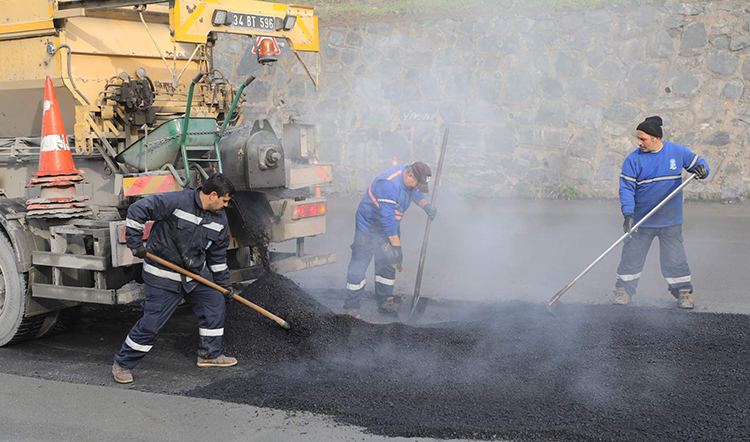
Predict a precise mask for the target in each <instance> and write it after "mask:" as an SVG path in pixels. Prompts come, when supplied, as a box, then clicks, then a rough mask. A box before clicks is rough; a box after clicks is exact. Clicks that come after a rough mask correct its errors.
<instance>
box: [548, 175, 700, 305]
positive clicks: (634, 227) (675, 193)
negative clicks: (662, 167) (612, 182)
mask: <svg viewBox="0 0 750 442" xmlns="http://www.w3.org/2000/svg"><path fill="white" fill-rule="evenodd" d="M696 176H697V175H696V174H694V173H693V174H691V175H690V176H689V177H688V179H686V180H685V182H684V183H682V184H681V185H680V187H678V188H676V189H675V190H673V191H672V193H670V194H669V195H667V197H666V198H664V200H662V202H660V203H659V204H658V205H657V206H656V207H654V208H653V209H651V211H650V212H648V213H647V214H646V216H644V217H643V218H642V219H641V220H640V221H638V223H637V224H636V225H634V226H633V228H632V229H630V231H629V232H628V233H626V234H624V235H622V236H621V237H620V239H618V240H617V242H615V243H614V244H612V245H611V246H610V247H609V248H608V249H607V250H606V251H605V252H604V253H602V254H601V255H600V256H599V257H598V258H596V260H595V261H594V262H592V263H591V264H590V265H589V266H588V267H586V270H584V271H583V272H581V274H580V275H578V276H576V278H575V279H574V280H572V281H570V283H568V285H566V286H565V287H564V288H563V289H562V290H560V291H559V292H557V293H556V294H555V296H553V297H552V299H551V300H550V301H549V304H547V311H549V312H550V313H552V315H553V316H557V315H558V314H559V313H561V310H562V306H561V304H557V301H558V300H559V299H560V297H561V296H562V295H563V294H565V292H567V291H568V289H570V288H571V287H573V284H575V283H576V282H578V280H579V279H581V278H582V277H583V275H585V274H586V273H588V271H589V270H591V269H592V268H594V266H595V265H597V264H599V261H601V260H602V259H604V257H605V256H607V255H609V252H611V251H612V250H614V248H615V247H617V246H618V245H620V243H621V242H623V241H625V239H626V238H628V237H630V236H631V235H632V234H633V233H635V231H636V230H638V227H640V226H641V224H643V223H644V222H646V220H647V219H649V218H651V215H653V214H654V213H656V211H657V210H659V209H661V208H662V206H664V205H665V204H667V202H668V201H669V200H671V199H672V198H673V197H674V196H675V195H677V194H678V193H679V192H680V191H681V190H682V188H683V187H685V186H687V185H688V183H689V182H690V181H692V180H693V179H694V178H695V177H696Z"/></svg>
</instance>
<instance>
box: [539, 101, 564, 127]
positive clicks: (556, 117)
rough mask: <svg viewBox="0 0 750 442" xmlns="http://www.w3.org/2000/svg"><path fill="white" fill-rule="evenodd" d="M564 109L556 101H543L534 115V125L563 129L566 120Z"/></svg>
mask: <svg viewBox="0 0 750 442" xmlns="http://www.w3.org/2000/svg"><path fill="white" fill-rule="evenodd" d="M565 114H566V112H565V107H564V106H563V104H562V103H561V102H558V101H543V102H542V104H541V106H539V110H538V111H537V113H536V118H535V119H534V123H536V124H537V125H540V126H551V127H563V126H565V120H566V115H565Z"/></svg>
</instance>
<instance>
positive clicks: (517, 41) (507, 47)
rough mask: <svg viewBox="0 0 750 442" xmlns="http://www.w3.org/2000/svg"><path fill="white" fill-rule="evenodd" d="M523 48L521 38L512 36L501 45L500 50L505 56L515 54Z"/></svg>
mask: <svg viewBox="0 0 750 442" xmlns="http://www.w3.org/2000/svg"><path fill="white" fill-rule="evenodd" d="M520 47H521V37H519V36H518V35H511V36H509V37H508V38H506V39H505V40H504V41H503V42H502V44H501V45H500V50H501V51H502V53H503V54H505V55H510V54H515V53H516V52H518V49H519V48H520Z"/></svg>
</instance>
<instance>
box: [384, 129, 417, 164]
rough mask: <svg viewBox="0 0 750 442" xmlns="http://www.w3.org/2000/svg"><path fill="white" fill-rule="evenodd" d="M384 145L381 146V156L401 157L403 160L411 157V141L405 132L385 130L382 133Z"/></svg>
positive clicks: (389, 157)
mask: <svg viewBox="0 0 750 442" xmlns="http://www.w3.org/2000/svg"><path fill="white" fill-rule="evenodd" d="M380 135H381V138H382V146H381V147H380V158H383V159H391V158H393V157H397V158H401V159H402V161H404V160H406V159H407V158H411V142H410V141H409V140H408V139H407V138H406V136H405V134H404V133H400V132H392V131H383V132H382V133H381V134H380Z"/></svg>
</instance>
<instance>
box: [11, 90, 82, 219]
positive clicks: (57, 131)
mask: <svg viewBox="0 0 750 442" xmlns="http://www.w3.org/2000/svg"><path fill="white" fill-rule="evenodd" d="M43 109H44V110H43V114H42V141H41V143H40V153H39V170H38V171H37V172H36V173H34V174H33V176H34V178H32V179H31V181H30V182H29V183H28V184H27V185H26V187H41V197H40V198H33V199H30V200H28V201H26V208H27V209H28V213H27V216H29V217H32V218H69V217H74V216H85V215H89V214H91V210H90V209H89V208H88V207H87V206H86V204H85V203H83V201H86V200H88V197H84V196H78V195H77V194H76V187H75V185H76V183H79V182H82V181H83V176H81V175H82V174H83V172H82V171H80V170H78V169H76V168H75V164H74V163H73V154H71V153H70V148H69V147H68V137H67V135H65V127H64V126H63V120H62V114H61V113H60V106H59V105H58V104H57V95H56V94H55V89H54V87H53V86H52V80H51V79H50V78H49V77H47V80H46V83H45V85H44V107H43Z"/></svg>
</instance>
